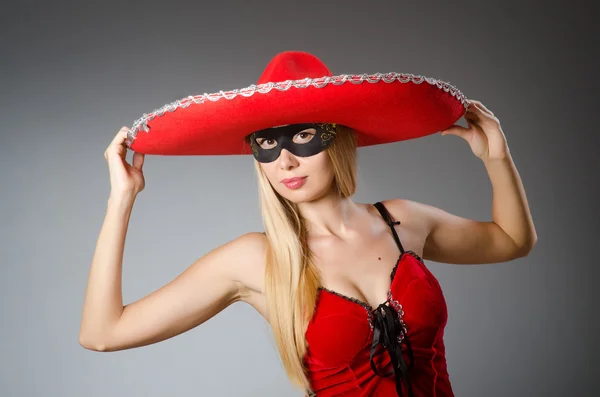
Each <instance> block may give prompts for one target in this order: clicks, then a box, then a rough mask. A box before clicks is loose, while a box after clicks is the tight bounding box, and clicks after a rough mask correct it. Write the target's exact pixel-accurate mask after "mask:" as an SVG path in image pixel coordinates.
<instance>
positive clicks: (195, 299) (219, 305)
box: [79, 129, 266, 351]
mask: <svg viewBox="0 0 600 397" xmlns="http://www.w3.org/2000/svg"><path fill="white" fill-rule="evenodd" d="M126 133H127V130H126V129H121V131H119V133H118V134H117V136H116V137H115V138H114V140H113V142H112V143H111V145H110V146H109V148H108V149H107V151H106V152H105V157H106V159H107V161H108V162H109V166H110V172H111V174H110V176H111V195H110V198H109V200H108V207H107V212H106V217H105V219H104V223H103V225H102V228H101V230H100V234H99V237H98V241H97V244H96V249H95V252H94V256H93V259H92V264H91V267H90V272H89V278H88V284H87V289H86V294H85V300H84V304H83V313H82V318H81V327H80V332H79V343H80V344H81V345H82V346H83V347H85V348H87V349H90V350H97V351H114V350H123V349H128V348H133V347H139V346H144V345H148V344H151V343H156V342H159V341H162V340H165V339H167V338H170V337H173V336H175V335H178V334H180V333H182V332H184V331H187V330H189V329H191V328H193V327H195V326H197V325H199V324H202V323H203V322H205V321H206V320H208V319H210V318H211V317H213V316H214V315H216V314H217V313H219V312H220V311H221V310H223V309H225V308H226V307H227V306H229V305H230V304H231V303H233V302H236V301H238V300H240V299H243V297H244V294H246V293H247V291H248V289H247V288H245V283H244V281H243V280H244V277H246V276H247V273H248V272H250V271H251V269H256V268H260V261H262V260H263V258H264V248H265V240H266V239H265V237H264V235H262V234H261V233H247V234H244V235H242V236H240V237H238V238H236V239H235V240H232V241H230V242H228V243H226V244H224V245H222V246H220V247H218V248H215V249H214V250H212V251H211V252H209V253H208V254H206V255H204V256H202V257H201V258H199V259H198V260H197V261H196V262H195V263H193V264H192V265H191V266H189V268H188V269H186V270H185V271H184V272H183V273H181V274H180V275H179V276H178V277H176V278H175V279H174V280H172V281H171V282H169V283H168V284H166V285H164V286H163V287H161V288H160V289H158V290H156V291H154V292H152V293H151V294H149V295H147V296H145V297H144V298H142V299H140V300H138V301H136V302H133V303H130V304H128V305H125V306H124V305H123V297H122V289H121V278H122V260H123V251H124V246H125V238H126V234H127V228H128V224H129V218H130V215H131V211H132V208H133V204H134V201H135V197H136V196H137V194H138V193H139V192H140V191H141V190H142V189H143V187H144V179H143V176H142V173H141V168H142V164H143V155H139V154H138V153H135V154H134V158H133V166H131V165H129V164H127V162H126V161H125V152H124V150H125V147H124V145H122V142H123V141H124V139H125V138H126Z"/></svg>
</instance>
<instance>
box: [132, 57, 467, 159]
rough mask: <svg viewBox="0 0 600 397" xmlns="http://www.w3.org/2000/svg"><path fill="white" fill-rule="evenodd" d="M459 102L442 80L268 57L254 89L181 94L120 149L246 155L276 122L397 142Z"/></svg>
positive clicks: (442, 120) (139, 124) (364, 141)
mask: <svg viewBox="0 0 600 397" xmlns="http://www.w3.org/2000/svg"><path fill="white" fill-rule="evenodd" d="M468 105H469V102H468V100H467V98H466V97H465V96H464V95H463V94H462V93H461V92H460V91H459V90H458V89H456V88H455V87H454V86H452V85H450V84H449V83H446V82H443V81H441V80H437V79H434V78H428V77H424V76H420V75H413V74H408V73H385V74H382V73H376V74H371V75H368V74H360V75H348V74H342V75H336V76H333V75H332V74H331V72H330V71H329V69H328V68H327V66H326V65H325V64H324V63H323V62H322V61H321V60H320V59H318V58H317V57H316V56H314V55H312V54H309V53H306V52H298V51H287V52H282V53H280V54H278V55H277V56H275V57H274V58H273V59H272V60H271V62H270V63H269V64H268V65H267V67H266V68H265V70H264V71H263V73H262V75H261V77H260V78H259V80H258V83H257V84H256V85H254V84H253V85H250V86H248V87H246V88H242V89H236V90H231V91H219V92H218V93H213V94H203V95H196V96H188V97H186V98H183V99H180V100H178V101H175V102H172V103H169V104H166V105H164V106H163V107H161V108H159V109H156V110H154V111H153V112H151V113H148V114H144V115H143V117H141V118H140V119H138V120H136V121H135V122H134V124H133V126H132V127H131V129H130V132H129V135H128V139H127V145H128V146H129V147H130V148H131V149H133V150H134V151H136V152H141V153H146V154H162V155H232V154H250V153H251V150H250V146H249V145H248V144H247V143H246V141H245V140H244V138H245V137H246V136H247V135H249V134H251V133H252V132H254V131H257V130H261V129H264V128H269V127H274V126H278V125H284V124H296V123H311V122H326V123H337V124H342V125H345V126H348V127H350V128H352V129H353V130H355V132H356V134H357V145H358V146H370V145H377V144H381V143H389V142H397V141H402V140H407V139H413V138H418V137H422V136H425V135H429V134H433V133H435V132H438V131H440V130H442V129H445V128H447V127H449V126H451V125H452V124H453V123H455V122H456V121H457V120H458V119H459V118H460V117H462V116H463V114H464V113H465V111H466V109H467V107H468Z"/></svg>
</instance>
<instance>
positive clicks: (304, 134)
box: [294, 128, 317, 144]
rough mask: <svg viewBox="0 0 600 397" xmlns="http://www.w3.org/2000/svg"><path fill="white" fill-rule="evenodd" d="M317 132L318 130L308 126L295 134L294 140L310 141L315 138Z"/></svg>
mask: <svg viewBox="0 0 600 397" xmlns="http://www.w3.org/2000/svg"><path fill="white" fill-rule="evenodd" d="M316 132H317V130H315V129H314V128H308V129H306V130H303V131H300V132H299V133H297V134H296V135H294V142H295V143H299V144H303V143H308V142H310V141H311V140H312V139H313V137H314V136H315V133H316Z"/></svg>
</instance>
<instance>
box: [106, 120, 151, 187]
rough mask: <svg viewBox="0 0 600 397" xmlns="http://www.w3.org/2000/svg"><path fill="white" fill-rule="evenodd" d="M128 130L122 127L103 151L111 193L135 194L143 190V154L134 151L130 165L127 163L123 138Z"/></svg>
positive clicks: (125, 137)
mask: <svg viewBox="0 0 600 397" xmlns="http://www.w3.org/2000/svg"><path fill="white" fill-rule="evenodd" d="M128 132H129V128H127V127H122V128H121V129H120V130H119V132H118V133H117V135H116V136H115V137H114V138H113V140H112V142H111V143H110V145H108V147H107V148H106V151H105V152H104V158H105V159H106V161H107V162H108V168H109V172H110V186H111V195H115V194H117V195H121V194H126V195H133V196H136V195H137V194H138V193H139V192H141V191H142V190H144V186H145V181H144V173H143V171H142V166H143V165H144V154H143V153H137V152H134V153H133V161H132V165H130V164H129V163H127V160H126V156H127V146H126V144H125V140H126V139H127V133H128Z"/></svg>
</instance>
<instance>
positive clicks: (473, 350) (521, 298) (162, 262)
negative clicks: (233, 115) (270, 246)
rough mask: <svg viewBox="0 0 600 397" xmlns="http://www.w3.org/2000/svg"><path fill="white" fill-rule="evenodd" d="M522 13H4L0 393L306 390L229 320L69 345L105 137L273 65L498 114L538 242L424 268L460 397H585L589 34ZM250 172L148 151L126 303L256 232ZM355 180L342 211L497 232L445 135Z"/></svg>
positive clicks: (545, 11)
mask: <svg viewBox="0 0 600 397" xmlns="http://www.w3.org/2000/svg"><path fill="white" fill-rule="evenodd" d="M530 3H531V4H527V3H526V2H522V1H521V2H514V3H513V2H507V1H496V2H483V1H482V2H447V1H438V2H436V3H435V4H434V3H431V2H419V3H418V5H417V2H410V3H409V2H404V1H370V2H367V1H364V2H349V1H344V2H342V1H340V2H335V1H323V2H321V3H318V2H310V1H292V2H289V1H288V2H279V3H278V4H276V3H275V2H273V4H269V3H264V2H263V3H256V4H255V5H249V4H248V3H247V2H242V1H239V2H218V4H217V2H207V4H205V5H203V4H202V2H200V1H195V2H190V3H188V4H185V3H171V2H161V3H158V2H156V3H153V2H148V1H145V2H138V3H133V2H128V3H127V5H123V4H119V2H116V1H113V2H108V1H104V2H98V4H96V3H95V2H88V4H85V5H81V4H78V3H75V2H72V3H65V2H53V3H52V4H50V3H49V2H41V1H40V2H31V1H21V2H19V5H18V6H17V5H15V4H3V5H2V10H0V49H1V52H0V72H1V73H0V79H1V80H0V101H1V102H0V120H1V125H0V130H1V135H0V166H1V174H0V189H1V192H2V193H1V195H0V199H1V207H0V211H1V212H0V216H1V218H0V225H1V227H0V249H1V251H0V254H1V257H2V262H3V263H2V266H1V267H0V293H1V299H0V318H1V320H0V324H1V327H0V395H2V396H230V395H235V396H300V395H301V393H300V392H298V391H296V390H295V389H293V388H292V386H291V385H290V383H289V381H288V380H287V378H286V376H285V373H284V371H283V369H282V366H281V364H280V361H279V356H278V353H277V351H276V349H275V345H274V342H273V340H272V337H271V334H270V330H269V328H268V326H267V325H266V323H265V322H264V321H263V320H262V318H261V317H260V316H259V314H258V313H256V312H255V311H254V310H253V309H252V308H251V307H250V306H247V305H244V304H236V305H233V306H231V307H230V308H228V309H226V310H225V311H223V312H222V313H220V314H219V315H218V316H216V317H215V318H213V319H212V320H210V321H209V322H207V323H205V324H204V325H202V326H201V327H197V328H195V329H193V330H191V331H190V332H187V333H185V334H183V335H180V336H178V337H175V338H172V339H170V340H167V341H165V342H162V343H158V344H155V345H151V346H147V347H143V348H138V349H132V350H127V351H121V352H113V353H98V352H91V351H88V350H85V349H84V348H82V347H81V346H79V344H78V331H79V322H80V318H81V317H80V316H81V309H82V303H83V296H84V292H85V286H86V282H87V275H88V270H89V264H90V261H91V258H92V254H93V250H94V247H95V243H96V238H97V236H98V232H99V230H100V226H101V224H102V221H103V218H104V215H105V209H106V200H107V198H108V194H109V186H110V185H109V179H108V166H107V164H106V161H105V159H104V157H103V153H104V150H105V148H106V146H107V145H108V144H109V143H110V141H111V139H112V138H113V136H114V135H115V134H116V132H117V130H118V129H119V128H120V127H121V126H123V125H127V126H131V124H132V123H133V121H134V120H135V119H137V118H138V117H140V116H141V115H142V114H143V113H144V112H149V111H152V110H154V109H156V108H158V107H160V106H162V105H163V104H165V103H168V102H171V101H173V100H176V99H180V98H182V97H184V96H187V95H190V94H201V93H204V92H215V91H219V90H227V89H233V88H242V87H246V86H248V85H250V84H252V83H255V82H256V80H257V79H258V77H259V75H260V74H261V72H262V70H263V68H264V67H265V66H266V64H267V63H268V61H269V60H270V59H271V58H272V57H273V56H274V55H275V54H276V53H278V52H280V51H284V50H305V51H309V52H312V53H314V54H315V55H317V56H319V57H320V58H321V59H322V60H323V61H324V62H325V63H327V65H328V66H329V67H330V69H331V70H332V71H333V72H334V73H335V74H341V73H376V72H392V71H394V72H408V73H414V74H422V75H425V76H428V77H436V78H439V79H442V80H444V81H447V82H450V83H451V84H454V85H455V86H457V87H458V88H459V89H460V90H461V91H462V92H463V93H464V94H465V95H466V96H467V97H468V98H470V99H477V100H480V101H482V102H483V103H484V104H485V105H486V106H487V107H488V108H489V109H491V110H492V111H493V112H494V113H495V114H496V116H498V118H499V119H500V122H501V126H502V128H503V130H504V132H505V134H506V136H507V139H508V143H509V147H510V149H511V152H512V155H513V158H514V160H515V163H516V165H517V168H518V170H519V173H520V175H521V177H522V179H523V182H524V185H525V188H526V192H527V197H528V200H529V203H530V206H531V209H532V213H533V217H534V221H535V225H536V229H537V232H538V235H539V242H538V244H537V246H536V247H535V249H534V251H533V252H532V253H531V254H530V255H529V256H528V257H525V258H522V259H519V260H515V261H512V262H508V263H502V264H491V265H483V266H469V265H463V266H460V265H451V264H438V263H434V262H431V261H430V262H428V263H427V265H428V266H429V268H430V269H431V271H432V272H433V273H434V274H435V276H436V277H437V278H438V279H439V281H440V283H441V285H442V288H443V289H444V293H445V296H446V299H447V302H448V308H449V320H448V325H447V328H446V337H445V341H446V345H447V360H448V369H449V372H450V377H451V382H452V385H453V388H454V391H455V393H456V395H457V396H461V397H467V396H506V395H510V396H565V395H572V396H592V395H598V392H599V391H600V387H599V380H598V375H599V374H600V365H599V363H598V360H597V359H594V358H595V357H594V356H593V354H592V352H593V351H596V352H598V347H597V345H598V342H599V338H598V330H599V329H598V326H597V322H596V321H595V319H594V318H593V317H592V315H593V313H592V306H593V304H594V303H596V302H597V299H598V294H597V292H596V290H594V283H595V281H596V278H597V276H598V268H597V266H598V264H597V260H596V257H595V255H594V254H595V251H596V248H597V241H598V238H599V237H600V235H599V232H598V226H597V221H598V214H597V210H596V207H595V206H592V204H595V203H597V202H598V198H599V197H598V192H597V189H595V187H596V185H597V183H598V160H597V150H598V149H597V147H598V145H597V144H598V138H597V136H596V133H597V129H598V117H597V115H598V111H597V105H598V101H597V99H596V95H597V89H598V76H597V70H598V66H599V65H598V58H597V51H598V46H597V44H598V33H597V28H596V29H592V26H593V23H594V20H593V13H592V12H591V9H590V8H589V7H586V6H585V4H584V3H578V2H573V1H572V2H569V3H568V4H566V3H565V5H564V6H563V7H561V8H557V7H548V6H546V5H544V6H534V5H533V3H534V2H530ZM540 4H542V3H540ZM593 43H595V44H596V45H593ZM460 123H461V124H462V125H465V123H464V120H461V122H460ZM128 159H129V160H130V159H131V157H130V156H129V158H128ZM251 164H252V162H251V158H250V157H248V156H230V157H170V156H147V157H146V162H145V165H144V173H145V175H146V189H145V190H144V191H143V192H142V193H141V194H140V196H138V198H137V201H136V204H135V207H134V210H133V215H132V217H131V222H130V227H129V233H128V237H127V242H126V249H125V258H124V273H123V288H124V300H125V302H126V303H129V302H132V301H134V300H137V299H140V298H142V297H143V296H145V295H146V294H149V293H150V292H152V291H154V290H155V289H157V288H159V287H160V286H162V285H163V284H165V283H167V282H168V281H170V280H171V279H173V278H174V277H176V276H177V275H178V274H179V273H180V272H182V271H183V270H184V269H185V268H186V267H187V266H189V265H190V264H191V263H192V262H194V261H195V260H196V259H197V258H198V257H199V256H201V255H204V254H206V253H207V252H208V251H209V250H211V249H212V248H214V247H216V246H218V245H220V244H223V243H225V242H227V241H229V240H231V239H233V238H235V237H237V236H238V235H240V234H242V233H245V232H247V231H262V223H261V219H260V214H259V208H258V201H257V189H256V181H255V177H254V171H253V168H252V167H251ZM359 172H360V181H359V191H358V193H357V194H356V196H355V199H356V201H359V202H375V201H377V200H382V199H389V198H393V197H404V198H408V199H412V200H417V201H421V202H425V203H428V204H431V205H435V206H438V207H440V208H442V209H444V210H446V211H449V212H452V213H455V214H457V215H460V216H465V217H470V218H474V219H478V220H490V219H491V198H492V196H491V193H492V192H491V185H490V183H489V180H488V176H487V173H486V171H485V168H484V167H483V165H482V164H481V162H480V161H479V160H478V159H476V158H475V157H474V156H473V154H472V153H471V151H470V149H469V147H468V144H467V143H466V142H464V141H463V140H462V139H460V138H459V137H456V136H448V137H442V136H440V135H438V134H435V135H431V136H428V137H426V138H422V139H417V140H412V141H406V142H399V143H395V144H390V145H383V146H374V147H368V148H360V149H359ZM596 310H597V309H596Z"/></svg>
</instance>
